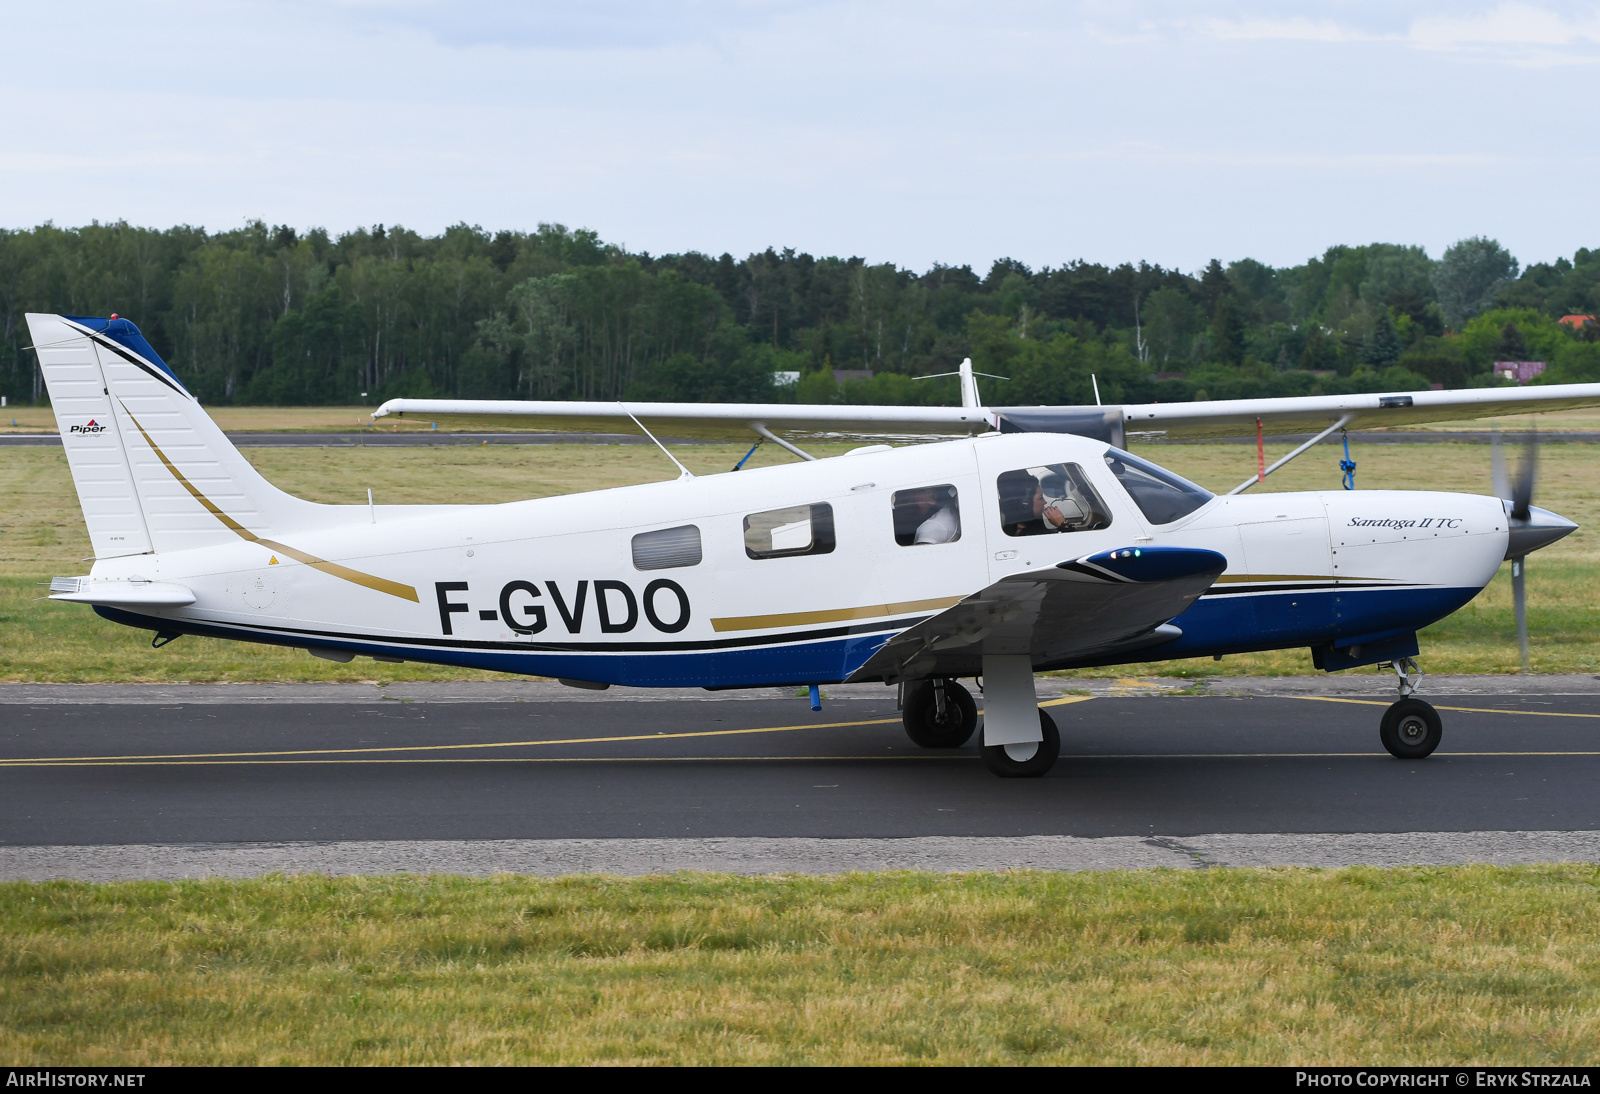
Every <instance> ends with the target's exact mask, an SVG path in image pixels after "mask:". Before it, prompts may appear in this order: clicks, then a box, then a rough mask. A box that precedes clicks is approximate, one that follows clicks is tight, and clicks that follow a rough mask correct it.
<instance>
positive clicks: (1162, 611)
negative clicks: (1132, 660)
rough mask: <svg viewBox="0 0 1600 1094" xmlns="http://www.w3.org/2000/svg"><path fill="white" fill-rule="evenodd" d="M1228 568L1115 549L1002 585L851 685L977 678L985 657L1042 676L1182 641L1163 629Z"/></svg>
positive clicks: (1177, 555)
mask: <svg viewBox="0 0 1600 1094" xmlns="http://www.w3.org/2000/svg"><path fill="white" fill-rule="evenodd" d="M1227 565H1228V560H1227V559H1226V558H1224V557H1223V556H1222V555H1220V554H1218V553H1217V552H1215V551H1205V550H1199V549H1196V548H1190V547H1123V548H1118V549H1117V550H1114V551H1100V552H1097V553H1095V554H1090V555H1084V556H1082V557H1081V558H1075V559H1071V560H1069V561H1067V562H1062V563H1058V564H1057V565H1055V566H1051V567H1048V568H1046V569H1041V570H1029V571H1026V572H1023V573H1019V574H1012V575H1010V576H1008V577H1004V578H1002V579H1000V580H999V581H997V582H995V583H994V584H992V585H990V586H988V587H987V588H985V589H981V590H979V591H978V592H976V593H973V594H972V595H971V596H968V597H966V598H964V599H963V600H962V601H961V602H960V603H959V604H956V605H955V606H954V607H952V608H947V609H945V610H944V611H942V612H940V613H939V614H938V615H935V616H933V617H931V618H929V619H924V620H923V621H922V622H921V623H918V624H917V625H916V626H914V627H910V628H908V629H906V630H904V631H901V632H900V633H899V634H897V635H895V636H894V637H893V638H891V639H890V640H889V641H888V642H886V643H884V645H883V646H882V647H880V648H879V649H878V651H877V652H876V653H874V654H873V655H872V657H871V658H869V659H868V660H867V662H866V663H865V664H863V665H862V666H861V667H860V668H859V669H857V670H856V671H855V672H854V673H853V674H852V675H851V677H850V679H851V680H876V679H888V680H895V679H900V678H904V677H912V678H915V677H924V676H976V675H980V674H981V673H982V672H983V658H984V656H985V655H988V656H996V655H1021V654H1026V655H1028V656H1029V657H1031V658H1032V659H1033V663H1034V665H1035V667H1049V666H1051V665H1057V664H1065V663H1070V662H1072V661H1078V660H1085V659H1088V658H1092V657H1099V656H1102V655H1105V654H1111V653H1118V652H1121V651H1124V650H1134V649H1140V648H1143V647H1145V646H1155V645H1160V644H1161V643H1163V642H1170V641H1172V640H1173V639H1175V638H1179V637H1181V636H1182V634H1183V632H1182V631H1181V630H1179V629H1178V628H1177V627H1175V626H1173V625H1172V624H1170V623H1168V622H1167V621H1168V620H1170V619H1172V618H1173V617H1174V616H1177V615H1179V614H1181V613H1182V612H1183V611H1185V610H1186V609H1187V608H1188V607H1189V605H1190V604H1192V603H1194V600H1195V598H1196V597H1197V596H1199V595H1200V594H1201V593H1203V592H1205V591H1206V590H1207V589H1209V588H1210V587H1211V584H1212V582H1214V581H1215V580H1216V579H1217V576H1218V575H1219V574H1221V573H1222V571H1223V570H1224V569H1226V568H1227Z"/></svg>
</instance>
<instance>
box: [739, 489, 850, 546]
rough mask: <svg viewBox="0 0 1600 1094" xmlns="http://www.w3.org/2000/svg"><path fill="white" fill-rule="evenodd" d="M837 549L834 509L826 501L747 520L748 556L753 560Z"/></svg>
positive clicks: (745, 532)
mask: <svg viewBox="0 0 1600 1094" xmlns="http://www.w3.org/2000/svg"><path fill="white" fill-rule="evenodd" d="M833 547H834V540H833V506H831V505H829V504H828V503H827V502H825V501H819V502H814V503H812V504H810V505H791V506H788V507H787V508H784V509H769V510H767V511H766V512H765V513H752V514H750V515H749V516H748V517H745V518H744V553H745V554H747V555H749V556H750V557H751V558H789V557H791V556H794V555H825V554H827V553H829V552H830V551H832V550H833Z"/></svg>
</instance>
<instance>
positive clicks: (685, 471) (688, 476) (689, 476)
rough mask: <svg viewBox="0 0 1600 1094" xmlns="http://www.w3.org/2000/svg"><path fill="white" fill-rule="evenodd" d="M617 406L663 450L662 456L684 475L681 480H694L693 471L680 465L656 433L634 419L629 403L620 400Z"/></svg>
mask: <svg viewBox="0 0 1600 1094" xmlns="http://www.w3.org/2000/svg"><path fill="white" fill-rule="evenodd" d="M617 405H618V406H620V407H621V408H622V412H623V413H624V414H626V415H627V416H628V417H630V418H633V424H634V425H636V426H638V427H639V428H640V429H644V435H645V436H646V437H649V438H650V439H651V440H652V441H655V445H656V447H657V448H659V449H661V452H662V454H663V455H664V456H666V457H667V459H669V460H671V461H672V462H673V464H674V465H676V467H677V468H678V470H679V471H680V472H682V474H680V475H679V476H678V478H680V479H692V478H694V473H693V472H692V471H690V470H689V469H688V468H687V467H685V466H683V464H681V463H678V457H676V456H674V455H673V454H672V453H671V452H668V451H667V446H666V445H664V444H662V443H661V442H660V441H657V440H656V435H655V434H654V433H652V432H650V431H649V430H648V429H645V427H644V423H643V422H641V421H640V420H639V419H638V418H634V415H633V411H631V410H629V409H628V404H627V403H624V402H622V401H621V400H620V399H619V400H618V401H617Z"/></svg>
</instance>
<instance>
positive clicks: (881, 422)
mask: <svg viewBox="0 0 1600 1094" xmlns="http://www.w3.org/2000/svg"><path fill="white" fill-rule="evenodd" d="M630 415H631V416H633V417H637V418H638V419H639V420H640V421H641V422H643V423H644V424H645V425H646V426H648V427H649V428H650V429H651V431H653V432H655V433H658V434H663V435H666V436H670V437H688V438H693V439H695V440H713V441H745V442H748V441H750V440H751V439H752V434H755V435H757V436H759V435H760V431H759V430H757V429H756V428H755V427H756V426H761V427H763V428H766V429H770V430H772V431H773V432H776V433H790V434H795V433H798V434H805V435H809V436H821V437H846V438H854V437H874V438H881V437H885V436H889V437H893V436H900V435H905V436H919V435H927V434H935V435H943V436H951V437H961V436H967V435H968V434H972V433H984V432H987V431H989V430H990V429H993V428H994V425H993V422H992V420H991V418H990V415H989V414H988V413H987V412H986V411H984V410H983V409H982V408H980V407H959V406H955V407H950V406H832V405H810V404H806V403H649V402H614V403H602V402H562V401H558V400H545V401H532V400H529V401H523V400H515V399H505V400H489V399H484V400H480V399H390V400H389V401H388V402H386V403H384V404H383V405H382V406H380V407H379V408H378V409H377V410H375V411H373V414H372V416H373V418H374V419H378V418H389V419H392V420H394V421H409V422H421V423H428V422H438V423H439V424H440V425H452V426H461V425H466V426H470V427H471V428H474V429H485V428H501V429H517V430H538V431H548V432H557V433H615V432H617V431H619V430H623V431H627V432H632V430H633V425H632V423H631V422H630V421H629V416H630Z"/></svg>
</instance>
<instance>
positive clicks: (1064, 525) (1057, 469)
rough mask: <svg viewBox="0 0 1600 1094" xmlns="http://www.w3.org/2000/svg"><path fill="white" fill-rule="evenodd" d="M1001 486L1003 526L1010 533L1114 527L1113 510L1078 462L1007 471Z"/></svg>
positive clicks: (1038, 533) (1021, 534)
mask: <svg viewBox="0 0 1600 1094" xmlns="http://www.w3.org/2000/svg"><path fill="white" fill-rule="evenodd" d="M997 485H998V486H999V488H1000V527H1001V528H1002V529H1004V530H1005V533H1006V535H1008V536H1043V535H1050V534H1052V533H1055V532H1092V531H1094V530H1095V529H1098V528H1109V527H1110V526H1111V510H1109V509H1107V508H1106V503H1105V502H1104V501H1102V500H1101V498H1100V495H1099V494H1097V493H1095V489H1094V487H1093V486H1091V485H1089V479H1088V477H1087V476H1086V475H1085V474H1084V473H1083V468H1081V467H1079V466H1078V465H1077V464H1075V463H1052V464H1046V465H1044V466H1041V467H1024V468H1020V469H1018V470H1016V471H1007V472H1006V473H1005V474H1003V475H1001V476H1000V477H999V479H998V480H997Z"/></svg>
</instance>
